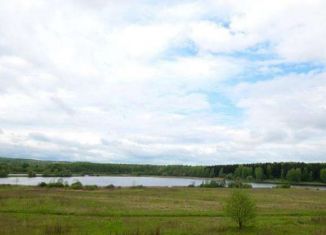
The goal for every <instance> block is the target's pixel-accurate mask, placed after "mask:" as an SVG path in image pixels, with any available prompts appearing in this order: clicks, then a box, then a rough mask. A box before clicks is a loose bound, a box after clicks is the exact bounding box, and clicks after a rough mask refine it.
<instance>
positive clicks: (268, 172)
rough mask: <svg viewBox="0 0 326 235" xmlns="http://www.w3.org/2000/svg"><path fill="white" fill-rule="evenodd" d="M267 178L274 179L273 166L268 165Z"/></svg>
mask: <svg viewBox="0 0 326 235" xmlns="http://www.w3.org/2000/svg"><path fill="white" fill-rule="evenodd" d="M266 176H267V179H272V178H273V176H272V167H271V165H267V168H266Z"/></svg>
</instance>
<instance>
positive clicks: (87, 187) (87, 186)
mask: <svg viewBox="0 0 326 235" xmlns="http://www.w3.org/2000/svg"><path fill="white" fill-rule="evenodd" d="M97 188H98V186H97V185H95V184H94V185H85V186H84V189H86V190H95V189H97Z"/></svg>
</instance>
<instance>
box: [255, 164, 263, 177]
mask: <svg viewBox="0 0 326 235" xmlns="http://www.w3.org/2000/svg"><path fill="white" fill-rule="evenodd" d="M255 177H256V180H263V179H264V171H263V168H261V167H256V168H255Z"/></svg>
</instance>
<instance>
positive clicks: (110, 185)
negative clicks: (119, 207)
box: [105, 184, 115, 189]
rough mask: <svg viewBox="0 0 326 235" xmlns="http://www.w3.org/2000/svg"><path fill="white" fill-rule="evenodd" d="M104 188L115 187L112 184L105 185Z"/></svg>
mask: <svg viewBox="0 0 326 235" xmlns="http://www.w3.org/2000/svg"><path fill="white" fill-rule="evenodd" d="M105 188H109V189H110V188H115V186H114V185H113V184H109V185H107V186H105Z"/></svg>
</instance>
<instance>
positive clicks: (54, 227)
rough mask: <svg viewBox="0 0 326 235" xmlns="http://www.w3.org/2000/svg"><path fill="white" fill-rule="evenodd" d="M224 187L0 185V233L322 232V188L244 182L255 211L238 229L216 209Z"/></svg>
mask: <svg viewBox="0 0 326 235" xmlns="http://www.w3.org/2000/svg"><path fill="white" fill-rule="evenodd" d="M231 190H232V189H221V188H218V189H207V188H122V189H99V190H94V191H85V190H71V189H53V188H52V189H47V188H37V187H18V186H1V187H0V234H1V235H2V234H10V235H12V234H108V235H110V234H112V235H113V234H116V235H120V234H121V235H122V234H126V235H133V234H134V235H136V234H137V235H142V234H148V235H150V234H153V235H154V234H155V235H158V234H184V235H188V234H265V235H270V234H315V235H317V234H320V235H321V234H326V191H317V190H306V189H247V191H248V192H249V193H250V194H251V195H252V197H253V198H254V199H255V201H256V203H257V207H258V216H257V218H256V219H255V221H254V222H252V223H251V224H250V225H249V226H248V227H246V228H245V229H244V230H243V231H241V232H239V231H238V229H237V227H236V225H235V224H233V223H232V221H230V220H229V218H227V217H225V215H224V213H223V211H222V208H223V203H224V201H225V199H226V198H227V197H228V195H229V194H230V192H231Z"/></svg>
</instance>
